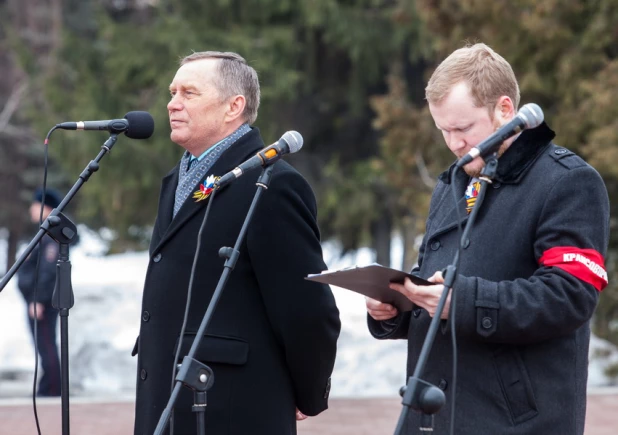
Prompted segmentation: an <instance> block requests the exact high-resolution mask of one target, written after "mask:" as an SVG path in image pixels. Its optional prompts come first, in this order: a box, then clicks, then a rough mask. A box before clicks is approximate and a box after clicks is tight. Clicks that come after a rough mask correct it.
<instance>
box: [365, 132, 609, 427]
mask: <svg viewBox="0 0 618 435" xmlns="http://www.w3.org/2000/svg"><path fill="white" fill-rule="evenodd" d="M553 137H554V133H553V132H552V131H551V130H550V129H549V128H548V127H547V126H546V125H545V124H543V125H542V126H540V127H538V128H536V129H534V130H529V131H526V132H524V133H523V134H522V135H521V136H520V137H519V138H518V139H517V141H515V142H514V143H513V145H512V146H511V147H510V148H509V149H508V151H507V152H506V153H505V154H504V155H503V156H502V158H500V160H499V168H498V175H497V177H496V179H495V181H494V184H493V185H492V186H490V187H489V189H488V190H487V195H486V197H485V200H484V202H483V204H482V206H481V210H480V214H479V215H478V218H477V221H476V222H475V225H474V226H473V228H472V231H471V233H470V237H469V241H468V242H466V243H465V244H464V246H466V248H465V249H463V251H462V256H461V263H460V265H459V272H460V273H461V275H460V276H459V277H458V278H457V281H456V282H455V285H454V287H453V289H454V294H455V296H456V309H455V310H452V311H454V312H455V314H456V316H455V317H456V319H455V324H456V327H457V337H458V338H457V346H458V378H457V398H456V412H457V413H456V421H455V428H456V431H455V433H456V434H458V435H467V434H470V435H472V434H474V435H476V434H492V435H493V434H500V435H509V434H522V435H523V434H526V435H527V434H556V435H558V434H559V435H575V434H582V433H583V431H584V420H585V412H586V381H587V368H588V345H589V339H590V328H589V320H590V318H591V316H592V314H593V311H594V309H595V306H596V303H597V299H598V293H599V291H598V290H597V289H596V288H595V287H594V286H593V285H592V284H590V283H588V282H586V281H585V280H581V279H579V278H576V277H575V276H573V275H572V274H571V273H569V272H566V271H565V270H563V269H562V268H561V267H558V266H555V267H548V266H547V265H545V264H544V262H543V261H542V260H541V259H542V258H543V254H544V253H546V252H548V250H550V249H552V248H558V249H560V248H562V247H563V248H565V249H568V250H573V249H592V250H595V251H597V252H598V253H600V254H601V255H603V256H604V255H605V253H606V250H607V244H608V238H609V202H608V197H607V191H606V189H605V186H604V183H603V181H602V179H601V178H600V176H599V174H598V173H597V172H596V171H595V170H594V169H593V168H592V167H590V166H589V165H587V164H586V163H585V162H584V161H583V160H582V159H581V158H579V157H578V156H576V155H575V154H573V153H572V152H570V151H568V150H566V149H564V148H561V147H558V146H556V145H554V144H552V143H551V140H552V138H553ZM451 170H452V168H451ZM449 176H450V171H449V172H447V173H445V174H443V176H441V178H440V181H439V183H438V186H437V187H436V189H435V192H434V195H433V197H432V201H431V206H430V213H429V216H428V219H427V227H426V234H425V237H424V240H423V242H422V246H421V249H420V256H419V265H418V267H417V268H415V270H414V271H413V273H416V274H418V275H419V276H421V277H424V278H427V277H429V276H431V275H432V274H433V273H434V272H435V271H438V270H442V269H443V268H445V267H446V266H447V265H448V264H451V262H452V260H453V258H454V255H455V252H456V249H457V245H458V241H459V235H458V231H457V215H456V213H455V208H454V203H453V202H454V201H453V197H452V193H451V189H455V191H456V193H457V197H458V198H462V196H463V193H464V190H465V187H466V185H467V183H468V177H467V176H466V175H465V173H463V172H461V173H460V174H459V176H458V177H457V178H456V181H455V185H454V186H453V185H451V184H450V181H449V180H450V178H449ZM459 207H460V209H461V215H462V216H465V219H464V222H463V223H464V224H465V221H467V219H468V216H467V214H466V211H465V201H464V199H463V198H462V199H461V200H460V201H459ZM588 276H589V277H590V276H592V275H591V274H589V275H588ZM430 320H431V318H430V316H429V315H428V313H427V312H426V311H424V310H422V309H420V308H417V309H414V310H413V311H412V312H407V313H405V314H402V315H399V316H398V318H397V319H395V322H393V323H395V324H397V326H396V327H392V326H389V324H388V323H384V322H375V321H373V320H372V319H369V325H370V330H371V331H372V333H373V334H374V336H376V337H378V338H407V339H408V345H409V352H408V375H411V373H412V372H413V370H414V368H415V366H416V362H417V360H418V357H419V353H420V349H421V346H422V343H423V340H424V338H425V336H426V333H427V330H428V325H429V322H430ZM449 322H450V321H449ZM446 323H447V322H443V325H442V326H443V327H446V326H450V323H448V325H446ZM452 360H453V354H452V350H451V338H450V330H446V329H443V330H442V331H439V332H438V334H437V336H436V340H435V343H434V346H433V348H432V351H431V353H430V357H429V363H428V365H427V367H426V370H425V374H424V375H423V379H425V380H427V381H429V382H431V383H433V384H434V385H437V386H439V387H440V388H442V389H444V390H445V392H446V396H447V404H446V406H445V407H444V408H443V409H442V410H441V411H440V412H439V413H438V414H437V415H436V417H435V432H434V433H436V434H447V433H449V431H448V428H449V424H450V412H451V403H452V397H451V394H450V393H451V391H450V389H449V386H450V385H451V383H452V375H451V371H452ZM418 420H419V414H418V413H416V412H411V415H410V418H409V420H408V429H407V432H406V433H408V434H416V433H418V426H419V424H418Z"/></svg>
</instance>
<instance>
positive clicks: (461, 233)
mask: <svg viewBox="0 0 618 435" xmlns="http://www.w3.org/2000/svg"><path fill="white" fill-rule="evenodd" d="M458 169H459V168H458V167H457V166H455V167H454V168H453V172H451V192H452V194H453V200H454V201H455V212H456V213H457V235H458V237H459V246H458V248H457V253H456V254H455V261H454V263H455V272H456V274H457V275H459V263H460V259H461V254H462V246H463V244H464V243H465V240H466V239H467V237H468V234H469V232H470V230H471V228H472V226H471V225H466V229H465V230H463V228H462V220H463V217H462V215H461V210H460V209H459V207H458V206H457V205H458V202H459V199H458V198H457V192H455V174H456V173H457V170H458ZM480 178H481V180H483V181H485V184H483V183H481V189H480V190H479V193H478V196H477V198H476V201H475V203H474V206H473V207H472V211H471V212H470V217H469V220H468V223H470V222H472V223H474V221H475V219H476V216H477V214H478V213H479V210H480V209H481V205H482V204H483V200H484V199H485V193H486V191H487V184H488V183H491V180H490V179H489V178H487V177H484V176H482V175H481V177H480ZM443 278H444V277H443ZM456 282H457V278H456V277H455V280H454V281H453V287H455V284H456ZM449 291H450V289H449ZM456 308H457V292H456V291H455V290H453V291H452V292H451V305H450V308H449V318H450V321H451V328H450V329H451V342H452V349H453V373H452V376H453V382H452V383H453V385H452V390H451V396H452V402H453V404H452V408H451V424H450V434H451V435H454V434H455V408H456V400H455V392H456V390H457V359H458V358H457V335H456V326H455V319H456V315H455V314H456V311H457V309H456Z"/></svg>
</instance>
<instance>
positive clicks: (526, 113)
mask: <svg viewBox="0 0 618 435" xmlns="http://www.w3.org/2000/svg"><path fill="white" fill-rule="evenodd" d="M543 119H544V115H543V110H541V108H540V107H539V106H538V105H536V104H534V103H529V104H525V105H524V106H522V108H521V109H520V110H519V112H517V115H515V117H514V118H513V119H512V120H511V121H510V122H508V123H507V124H504V125H503V126H502V127H500V128H499V129H498V131H496V132H495V133H493V134H492V135H491V136H489V137H488V138H487V139H485V140H484V141H483V142H481V143H480V144H478V145H477V146H475V147H474V148H472V149H471V150H470V151H469V152H468V154H466V155H465V156H463V157H462V158H461V159H459V161H458V162H457V164H456V166H457V167H458V168H461V167H463V166H465V165H467V164H468V163H470V162H471V161H472V160H474V159H475V158H477V157H479V156H480V157H485V156H487V155H488V154H491V153H493V152H495V151H496V149H497V148H498V147H499V146H500V145H501V144H502V142H504V141H505V140H507V139H508V138H510V137H512V136H515V135H516V134H517V133H520V132H521V131H523V130H526V129H529V128H537V127H538V126H539V125H541V123H542V122H543Z"/></svg>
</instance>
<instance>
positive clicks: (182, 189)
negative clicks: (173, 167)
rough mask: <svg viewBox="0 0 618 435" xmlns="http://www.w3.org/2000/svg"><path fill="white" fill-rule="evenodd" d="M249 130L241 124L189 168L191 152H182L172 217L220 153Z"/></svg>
mask: <svg viewBox="0 0 618 435" xmlns="http://www.w3.org/2000/svg"><path fill="white" fill-rule="evenodd" d="M250 131H251V127H249V125H248V124H243V125H241V126H240V127H239V128H238V130H236V131H235V132H234V133H232V134H231V135H229V136H228V137H226V138H225V139H223V140H222V141H220V142H218V143H217V144H215V145H214V148H213V149H212V150H211V151H210V152H209V153H208V154H206V156H204V158H203V159H202V160H199V161H195V162H193V164H192V165H191V168H189V170H187V168H188V166H189V161H190V160H191V154H189V152H188V151H186V152H185V153H184V155H183V156H182V159H181V160H180V169H179V171H180V173H179V174H178V186H176V197H175V199H174V217H176V214H177V213H178V210H180V207H182V205H183V204H184V202H185V201H186V200H187V198H188V197H189V195H191V193H192V192H193V189H195V186H196V185H197V183H199V182H200V181H202V180H203V179H204V177H205V176H206V174H207V173H208V171H209V170H210V168H212V166H213V165H214V164H215V162H216V161H217V159H218V158H219V157H220V156H221V154H223V152H224V151H225V150H227V149H228V148H229V147H230V146H232V144H234V142H236V141H237V140H238V139H240V138H241V137H243V136H244V135H245V134H247V133H248V132H250Z"/></svg>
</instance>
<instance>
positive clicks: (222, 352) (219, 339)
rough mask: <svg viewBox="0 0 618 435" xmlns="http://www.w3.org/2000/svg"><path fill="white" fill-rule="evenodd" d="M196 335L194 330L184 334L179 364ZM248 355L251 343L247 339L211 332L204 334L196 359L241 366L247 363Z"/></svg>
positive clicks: (175, 348) (175, 347) (204, 361)
mask: <svg viewBox="0 0 618 435" xmlns="http://www.w3.org/2000/svg"><path fill="white" fill-rule="evenodd" d="M195 336H196V334H195V333H194V332H187V333H185V334H184V336H183V339H182V346H181V348H180V354H179V361H178V363H179V364H180V363H182V359H183V358H184V357H185V355H187V354H188V353H189V350H190V349H191V346H192V345H193V340H194V339H195ZM178 342H179V340H176V345H175V346H174V355H175V354H176V350H177V349H178ZM248 357H249V343H248V342H247V341H245V340H243V339H242V338H237V337H226V336H221V335H211V334H204V336H203V337H202V340H201V341H200V345H199V347H198V348H197V352H196V353H195V359H196V360H198V361H200V362H203V363H206V364H207V363H220V364H230V365H237V366H240V365H244V364H246V362H247V359H248Z"/></svg>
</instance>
